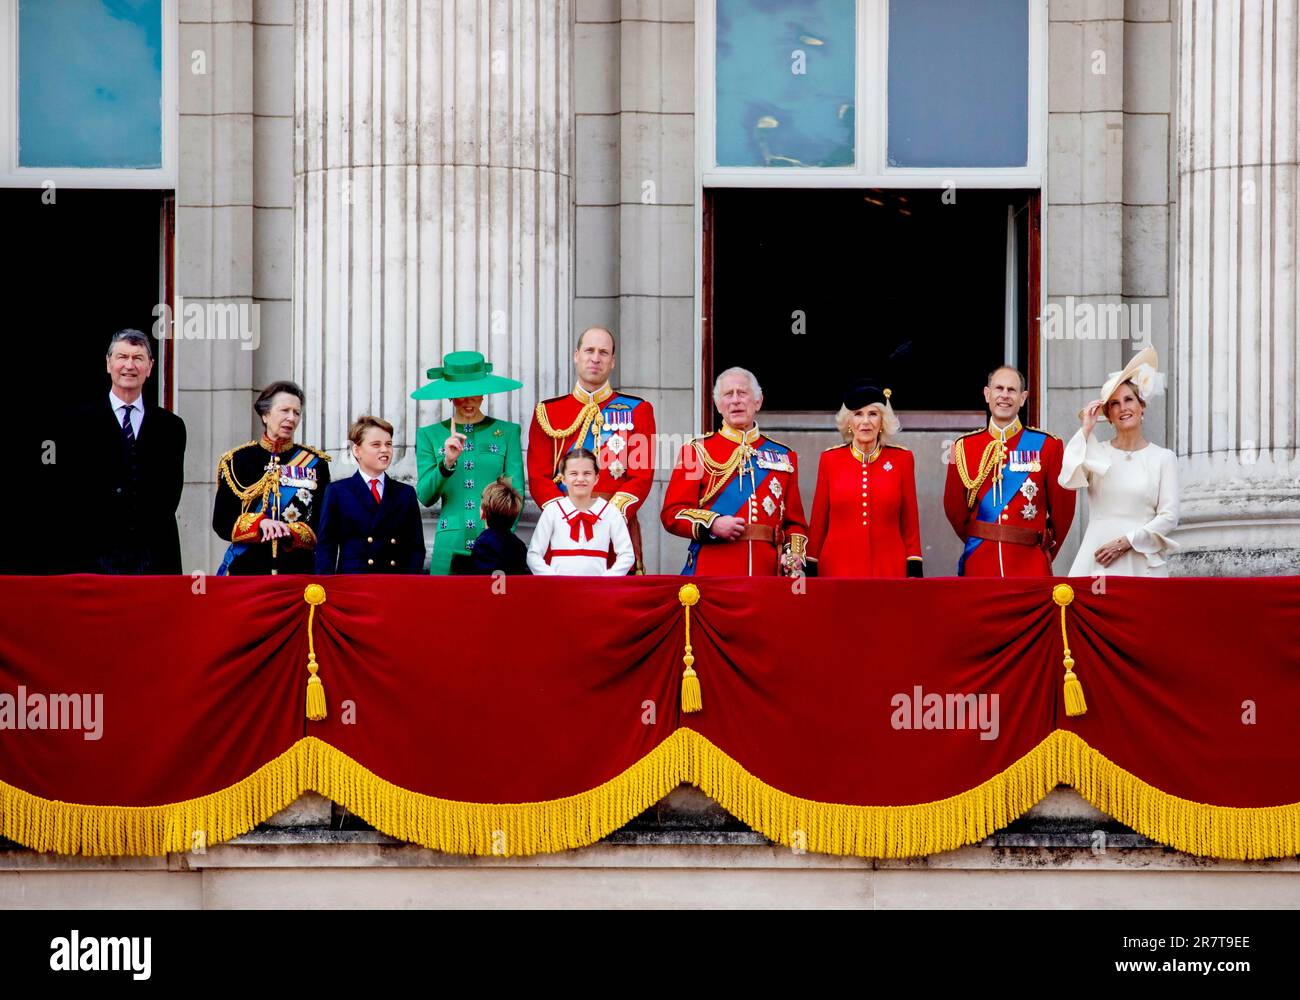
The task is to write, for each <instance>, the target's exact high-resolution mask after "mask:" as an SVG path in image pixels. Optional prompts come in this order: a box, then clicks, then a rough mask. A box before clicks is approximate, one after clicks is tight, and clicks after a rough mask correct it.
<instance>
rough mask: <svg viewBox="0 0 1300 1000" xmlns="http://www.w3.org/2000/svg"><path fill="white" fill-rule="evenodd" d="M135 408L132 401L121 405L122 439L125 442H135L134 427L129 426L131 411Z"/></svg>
mask: <svg viewBox="0 0 1300 1000" xmlns="http://www.w3.org/2000/svg"><path fill="white" fill-rule="evenodd" d="M134 410H135V405H134V404H133V403H127V404H126V405H125V406H123V407H122V439H123V440H124V441H126V443H127V444H135V428H133V427H132V426H131V413H132V412H133V411H134Z"/></svg>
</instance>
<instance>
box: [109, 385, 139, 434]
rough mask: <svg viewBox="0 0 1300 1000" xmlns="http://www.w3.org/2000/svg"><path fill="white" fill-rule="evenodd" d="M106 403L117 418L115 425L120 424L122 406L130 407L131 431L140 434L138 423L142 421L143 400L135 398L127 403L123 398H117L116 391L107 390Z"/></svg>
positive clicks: (119, 425)
mask: <svg viewBox="0 0 1300 1000" xmlns="http://www.w3.org/2000/svg"><path fill="white" fill-rule="evenodd" d="M108 405H109V406H111V407H112V408H113V416H114V418H115V419H116V420H117V426H118V427H121V426H122V407H124V406H129V407H131V433H132V434H134V435H135V436H136V437H139V436H140V424H142V423H143V422H144V400H143V399H137V400H136V401H135V402H134V403H128V402H127V401H126V400H124V399H118V398H117V393H115V392H113V390H111V389H110V390H109V391H108Z"/></svg>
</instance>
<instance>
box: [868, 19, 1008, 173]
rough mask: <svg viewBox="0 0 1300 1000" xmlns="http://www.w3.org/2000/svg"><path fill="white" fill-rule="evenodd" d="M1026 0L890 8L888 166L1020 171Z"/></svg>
mask: <svg viewBox="0 0 1300 1000" xmlns="http://www.w3.org/2000/svg"><path fill="white" fill-rule="evenodd" d="M1028 155H1029V4H1028V3H1026V0H975V2H972V0H890V4H889V165H890V166H891V167H1023V166H1024V165H1025V164H1026V163H1027V162H1028Z"/></svg>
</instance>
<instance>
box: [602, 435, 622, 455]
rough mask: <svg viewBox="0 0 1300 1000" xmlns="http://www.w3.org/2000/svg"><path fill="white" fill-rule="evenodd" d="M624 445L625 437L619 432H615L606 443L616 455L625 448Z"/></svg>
mask: <svg viewBox="0 0 1300 1000" xmlns="http://www.w3.org/2000/svg"><path fill="white" fill-rule="evenodd" d="M623 445H624V442H623V439H622V438H621V437H620V436H619V435H617V434H615V435H614V436H613V437H612V438H610V439H609V441H607V442H606V443H605V447H606V448H608V449H609V450H610V451H612V452H613V453H614V454H615V455H617V454H618V453H619V452H621V451H622V450H623Z"/></svg>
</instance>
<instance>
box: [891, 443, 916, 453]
mask: <svg viewBox="0 0 1300 1000" xmlns="http://www.w3.org/2000/svg"><path fill="white" fill-rule="evenodd" d="M885 447H886V448H893V449H894V450H895V451H908V452H910V451H911V450H912V449H911V448H904V447H903V446H902V445H901V444H887V445H885Z"/></svg>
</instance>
